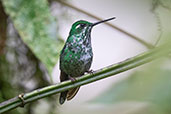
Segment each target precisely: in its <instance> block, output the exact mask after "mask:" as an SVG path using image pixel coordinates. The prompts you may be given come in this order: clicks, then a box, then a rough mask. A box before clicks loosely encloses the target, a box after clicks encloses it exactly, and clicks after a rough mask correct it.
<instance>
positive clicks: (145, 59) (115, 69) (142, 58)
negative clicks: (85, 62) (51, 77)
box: [0, 43, 171, 113]
mask: <svg viewBox="0 0 171 114" xmlns="http://www.w3.org/2000/svg"><path fill="white" fill-rule="evenodd" d="M169 45H170V44H169V43H167V44H164V45H162V46H159V47H156V48H154V49H151V50H149V51H147V52H145V53H142V54H140V55H137V56H135V57H132V58H129V59H127V60H124V61H122V62H119V63H117V64H113V65H110V66H108V67H104V68H102V69H100V70H97V71H95V72H94V73H93V74H92V73H90V74H86V75H83V76H82V77H79V78H76V81H75V82H74V83H73V82H71V81H65V82H62V83H58V84H55V85H50V86H47V87H44V88H41V89H37V90H34V91H32V92H29V93H26V94H24V95H23V100H24V103H25V104H27V103H30V102H33V101H36V100H38V99H42V98H44V97H48V96H50V95H55V94H57V93H60V92H63V91H66V90H69V89H71V88H75V87H78V86H82V85H86V84H89V83H92V82H95V81H97V80H101V79H104V78H107V77H110V76H113V75H116V74H119V73H122V72H124V71H127V70H130V69H133V68H135V67H138V66H140V65H142V64H145V63H149V62H150V61H153V60H155V59H157V58H159V57H162V56H167V55H168V54H169V53H170V52H171V48H170V46H169ZM21 105H22V101H21V99H19V97H14V98H12V99H10V100H7V101H5V102H2V103H0V113H3V112H6V111H9V110H11V109H14V108H16V107H19V106H21Z"/></svg>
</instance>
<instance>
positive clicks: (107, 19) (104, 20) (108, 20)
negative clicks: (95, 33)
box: [91, 17, 116, 27]
mask: <svg viewBox="0 0 171 114" xmlns="http://www.w3.org/2000/svg"><path fill="white" fill-rule="evenodd" d="M115 18H116V17H112V18H109V19H105V20H102V21H99V22H96V23H93V24H92V25H91V26H92V27H93V26H95V25H98V24H100V23H104V22H107V21H110V20H113V19H115Z"/></svg>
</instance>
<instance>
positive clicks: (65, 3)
mask: <svg viewBox="0 0 171 114" xmlns="http://www.w3.org/2000/svg"><path fill="white" fill-rule="evenodd" d="M56 1H57V2H59V3H61V4H63V5H65V6H67V7H69V8H72V9H74V10H76V11H78V12H81V13H83V14H86V15H88V16H90V17H92V18H94V19H97V20H99V21H101V20H103V19H102V18H100V17H97V16H95V15H93V14H91V13H89V12H86V11H84V10H82V9H80V8H77V7H76V6H73V5H71V4H69V3H67V2H65V1H62V0H56ZM105 24H106V25H108V26H110V27H112V28H114V29H116V30H118V31H119V32H121V33H124V34H126V35H128V36H129V37H131V38H133V39H134V40H136V41H138V42H139V43H141V44H142V45H144V46H146V47H147V48H148V49H151V48H154V46H153V45H152V44H150V43H148V42H146V41H144V40H142V38H139V37H137V36H135V35H133V34H131V33H129V32H127V31H125V30H123V29H121V28H119V27H117V26H116V25H113V24H111V23H108V22H106V23H105Z"/></svg>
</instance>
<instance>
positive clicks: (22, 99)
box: [18, 93, 25, 107]
mask: <svg viewBox="0 0 171 114" xmlns="http://www.w3.org/2000/svg"><path fill="white" fill-rule="evenodd" d="M23 97H24V93H21V94H20V95H18V98H19V99H20V100H21V102H22V104H21V106H20V107H24V105H25V101H24V98H23Z"/></svg>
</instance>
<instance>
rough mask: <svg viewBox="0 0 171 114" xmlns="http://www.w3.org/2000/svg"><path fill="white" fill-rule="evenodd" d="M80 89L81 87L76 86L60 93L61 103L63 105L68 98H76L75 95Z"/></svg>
mask: <svg viewBox="0 0 171 114" xmlns="http://www.w3.org/2000/svg"><path fill="white" fill-rule="evenodd" d="M79 89H80V87H76V88H73V89H71V90H69V91H64V92H62V93H61V95H60V98H59V103H60V104H61V105H62V104H63V103H64V102H65V100H66V99H67V100H71V99H72V98H74V96H75V95H76V94H77V92H78V90H79Z"/></svg>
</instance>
